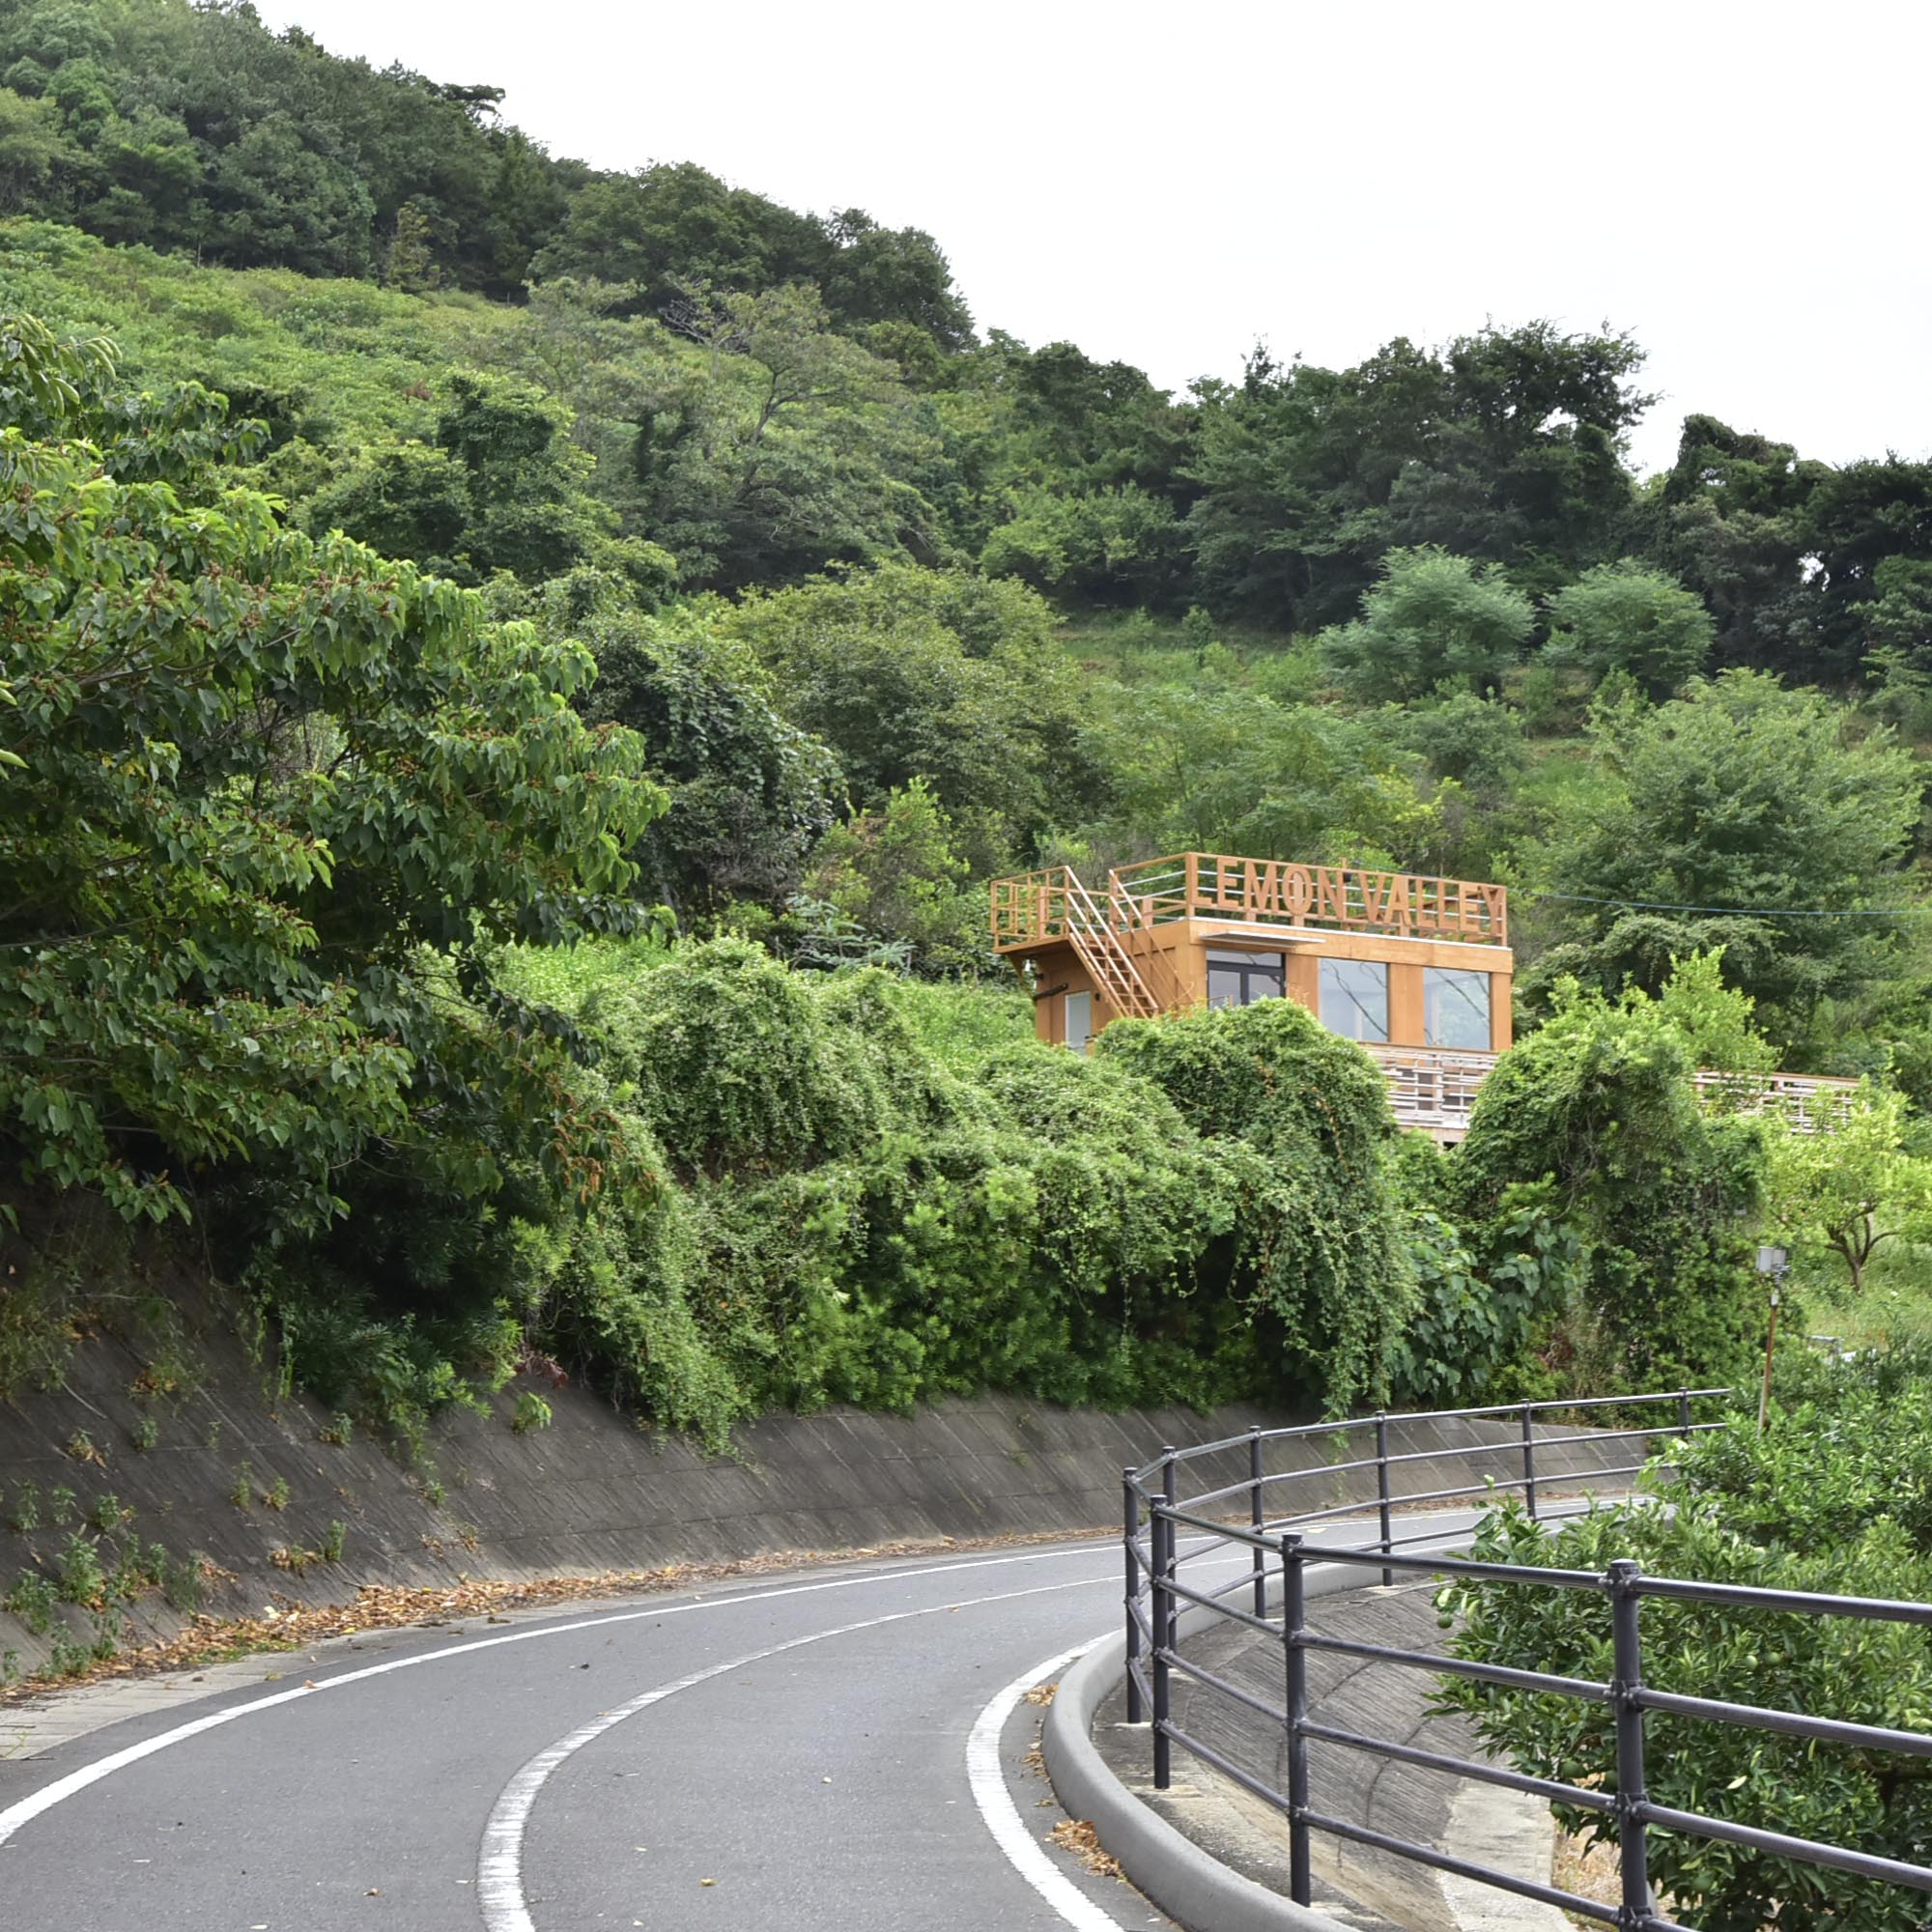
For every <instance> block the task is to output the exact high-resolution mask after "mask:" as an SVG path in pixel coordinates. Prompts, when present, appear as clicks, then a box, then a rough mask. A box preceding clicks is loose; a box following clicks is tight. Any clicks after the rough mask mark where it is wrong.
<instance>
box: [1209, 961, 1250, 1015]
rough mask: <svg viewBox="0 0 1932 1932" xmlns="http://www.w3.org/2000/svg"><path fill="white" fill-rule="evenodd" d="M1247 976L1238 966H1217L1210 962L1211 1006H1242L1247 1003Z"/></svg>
mask: <svg viewBox="0 0 1932 1932" xmlns="http://www.w3.org/2000/svg"><path fill="white" fill-rule="evenodd" d="M1246 993H1247V977H1246V975H1245V974H1243V973H1242V971H1241V969H1240V968H1239V967H1238V966H1217V965H1216V964H1215V963H1214V962H1213V961H1212V960H1211V959H1210V960H1209V961H1208V1005H1209V1006H1210V1007H1241V1006H1245V1005H1246V1004H1247V1000H1246V997H1245V996H1246Z"/></svg>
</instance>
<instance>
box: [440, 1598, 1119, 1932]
mask: <svg viewBox="0 0 1932 1932" xmlns="http://www.w3.org/2000/svg"><path fill="white" fill-rule="evenodd" d="M1113 1580H1114V1578H1113V1577H1112V1576H1111V1575H1109V1576H1105V1577H1082V1578H1080V1579H1079V1580H1078V1581H1077V1582H1074V1583H1038V1584H1036V1585H1035V1586H1034V1587H1033V1588H1032V1589H1029V1590H1002V1591H1000V1592H998V1593H997V1594H996V1595H993V1596H987V1597H966V1598H963V1599H961V1600H960V1601H959V1602H958V1603H954V1604H926V1605H922V1606H921V1607H920V1608H919V1609H916V1610H894V1611H891V1612H890V1613H888V1614H887V1615H885V1616H881V1617H866V1618H864V1619H862V1620H861V1621H860V1622H858V1623H853V1624H839V1625H838V1627H837V1628H836V1629H833V1630H822V1631H810V1632H808V1633H807V1634H806V1635H804V1636H794V1637H788V1638H787V1639H786V1640H785V1641H784V1642H783V1643H771V1644H767V1645H766V1646H765V1647H764V1648H763V1649H762V1650H753V1651H747V1652H746V1653H745V1655H744V1656H743V1657H733V1658H728V1659H726V1660H725V1662H723V1663H711V1664H707V1665H706V1666H705V1667H704V1668H703V1669H702V1670H694V1671H693V1672H692V1673H691V1674H690V1675H689V1676H688V1677H679V1678H676V1679H674V1680H673V1681H672V1682H671V1683H669V1684H660V1685H659V1686H658V1687H657V1689H656V1690H646V1691H644V1692H643V1693H642V1694H641V1695H639V1696H637V1697H633V1698H631V1699H630V1701H629V1702H628V1703H623V1704H615V1705H612V1706H611V1709H610V1710H608V1711H601V1712H599V1713H598V1715H597V1716H596V1717H594V1718H592V1719H590V1720H589V1722H588V1723H584V1724H580V1725H579V1726H578V1727H577V1729H576V1730H574V1731H572V1732H571V1733H570V1734H569V1735H568V1736H567V1737H561V1738H559V1739H557V1741H556V1743H555V1744H554V1745H547V1746H545V1747H544V1748H543V1749H542V1750H540V1751H538V1752H537V1754H536V1755H535V1756H534V1757H533V1758H531V1759H530V1760H529V1762H528V1763H526V1765H525V1766H524V1767H523V1769H522V1770H521V1771H519V1772H518V1773H517V1775H516V1776H514V1777H513V1778H511V1779H510V1781H509V1783H507V1784H506V1785H504V1787H503V1789H502V1790H501V1792H500V1793H498V1794H497V1802H496V1804H494V1805H493V1806H492V1807H491V1810H490V1820H489V1823H488V1824H486V1825H485V1826H484V1828H483V1845H482V1850H481V1851H480V1852H479V1854H478V1855H477V1860H476V1902H477V1904H478V1905H479V1906H480V1907H481V1908H482V1911H483V1923H484V1925H485V1926H486V1927H487V1928H488V1932H536V1922H535V1920H534V1919H532V1918H531V1917H530V1910H529V1901H528V1898H527V1896H526V1893H525V1890H524V1870H523V1863H524V1833H525V1830H526V1827H527V1826H528V1824H529V1820H530V1812H531V1811H532V1810H533V1809H534V1808H535V1805H536V1802H537V1799H538V1797H539V1796H540V1795H541V1793H542V1791H543V1787H544V1785H545V1783H546V1782H547V1781H548V1780H549V1778H550V1776H551V1775H552V1773H554V1771H555V1770H556V1768H557V1766H558V1765H560V1764H562V1763H563V1762H564V1761H565V1759H567V1758H569V1757H571V1756H572V1755H574V1754H575V1753H576V1752H578V1751H580V1750H582V1748H583V1747H584V1746H585V1745H587V1744H592V1743H594V1742H595V1741H596V1740H597V1739H598V1738H601V1737H602V1736H603V1735H604V1734H605V1733H606V1732H607V1731H610V1730H614V1729H615V1728H616V1726H617V1725H619V1724H621V1723H623V1722H624V1720H625V1719H627V1718H635V1717H636V1716H637V1715H638V1713H639V1711H648V1710H649V1709H650V1707H651V1706H652V1705H653V1704H662V1703H663V1702H664V1700H665V1699H666V1698H667V1697H675V1696H676V1695H677V1693H678V1692H679V1691H680V1690H691V1689H692V1688H693V1687H694V1686H696V1685H699V1684H706V1683H709V1682H710V1680H711V1679H712V1678H714V1677H724V1676H725V1675H726V1674H728V1673H729V1672H731V1671H733V1670H742V1669H744V1668H745V1667H746V1666H747V1665H748V1664H753V1663H762V1662H765V1660H766V1659H767V1658H773V1657H782V1656H783V1655H784V1653H785V1652H786V1651H788V1650H803V1649H804V1648H805V1647H806V1646H807V1645H808V1644H813V1643H825V1642H827V1641H828V1640H830V1639H831V1638H833V1637H835V1636H851V1635H852V1634H854V1633H855V1632H858V1631H868V1630H878V1629H880V1628H881V1627H882V1626H884V1625H886V1624H902V1623H906V1622H908V1621H910V1620H911V1619H912V1618H915V1617H931V1616H937V1615H939V1614H940V1613H941V1612H942V1611H945V1610H968V1609H972V1608H974V1607H975V1606H976V1605H980V1604H1009V1603H1011V1602H1013V1601H1014V1600H1015V1599H1016V1598H1019V1597H1041V1596H1047V1595H1050V1594H1053V1593H1056V1592H1058V1591H1061V1590H1067V1589H1078V1588H1080V1587H1081V1585H1082V1584H1093V1583H1110V1582H1112V1581H1113ZM1086 1648H1087V1646H1086V1645H1085V1644H1082V1645H1080V1646H1079V1647H1078V1648H1077V1649H1074V1650H1070V1651H1068V1652H1067V1653H1066V1654H1065V1657H1058V1658H1055V1659H1054V1660H1053V1662H1051V1663H1048V1664H1045V1665H1043V1666H1042V1668H1043V1669H1044V1670H1052V1669H1053V1668H1055V1666H1056V1665H1058V1664H1061V1663H1065V1662H1067V1661H1068V1659H1071V1658H1075V1657H1078V1656H1079V1655H1080V1652H1081V1651H1082V1650H1085V1649H1086ZM1038 1681H1039V1673H1038V1672H1034V1673H1031V1674H1029V1675H1028V1676H1025V1677H1022V1678H1020V1679H1019V1680H1018V1681H1017V1682H1016V1683H1013V1684H1009V1685H1008V1687H1007V1688H1006V1690H1002V1691H1001V1692H1000V1694H999V1696H998V1697H996V1698H994V1700H993V1703H992V1704H990V1705H988V1706H987V1707H986V1709H985V1710H984V1711H982V1712H981V1713H980V1717H979V1720H978V1721H977V1722H976V1723H975V1724H974V1726H973V1734H972V1737H971V1738H970V1739H969V1740H968V1742H967V1746H966V1766H967V1778H968V1781H969V1782H970V1783H971V1785H972V1788H973V1802H974V1803H975V1804H977V1805H978V1806H979V1807H980V1816H981V1817H982V1818H984V1819H985V1820H986V1826H987V1829H988V1830H989V1831H990V1832H991V1833H993V1835H994V1837H995V1838H997V1839H999V1840H1000V1848H1001V1850H1003V1851H1004V1852H1005V1853H1006V1855H1007V1857H1008V1858H1009V1859H1010V1860H1011V1861H1012V1862H1013V1863H1014V1864H1015V1865H1017V1866H1018V1867H1019V1870H1020V1875H1021V1877H1023V1878H1024V1879H1025V1880H1026V1881H1027V1883H1028V1884H1029V1885H1031V1886H1032V1887H1033V1888H1034V1889H1035V1890H1036V1891H1039V1892H1042V1893H1044V1894H1045V1895H1046V1897H1047V1898H1048V1900H1049V1902H1050V1903H1052V1904H1053V1906H1054V1909H1055V1910H1056V1911H1058V1912H1059V1913H1060V1915H1061V1917H1062V1918H1065V1919H1066V1921H1067V1923H1068V1924H1069V1925H1074V1926H1077V1927H1079V1928H1081V1932H1122V1928H1121V1927H1120V1926H1119V1925H1117V1924H1116V1922H1115V1921H1114V1920H1113V1919H1111V1918H1108V1917H1107V1916H1106V1914H1105V1913H1103V1912H1099V1911H1098V1910H1097V1908H1093V1907H1090V1906H1089V1905H1088V1902H1087V1900H1086V1899H1085V1898H1084V1897H1083V1896H1082V1895H1081V1894H1080V1892H1079V1891H1077V1890H1076V1889H1074V1888H1073V1887H1072V1886H1070V1885H1068V1884H1067V1882H1066V1880H1065V1879H1064V1878H1063V1877H1062V1876H1061V1875H1060V1873H1059V1872H1057V1871H1055V1870H1054V1868H1053V1866H1052V1865H1051V1864H1049V1863H1048V1862H1047V1861H1046V1858H1045V1855H1044V1854H1043V1853H1041V1852H1039V1851H1038V1850H1037V1848H1036V1847H1035V1846H1034V1845H1033V1844H1032V1843H1031V1842H1030V1841H1028V1839H1027V1836H1026V1829H1025V1827H1024V1826H1023V1825H1022V1824H1021V1823H1020V1818H1019V1813H1018V1812H1017V1811H1013V1810H1012V1802H1011V1800H1010V1799H1009V1798H1008V1797H1007V1793H1006V1787H1005V1784H1004V1782H1003V1781H1002V1780H1001V1776H1000V1760H999V1734H1000V1721H999V1720H1000V1719H1002V1718H1004V1715H1005V1713H1006V1712H1007V1711H1009V1710H1010V1709H1011V1708H1012V1705H1013V1704H1014V1702H1015V1701H1016V1700H1017V1699H1018V1697H1019V1695H1020V1693H1021V1692H1022V1691H1023V1690H1027V1689H1029V1688H1030V1687H1031V1686H1032V1685H1034V1684H1037V1682H1038ZM1002 1700H1004V1701H1002ZM996 1706H997V1707H998V1716H997V1717H995V1721H994V1723H993V1734H992V1742H991V1744H990V1746H988V1747H987V1757H988V1761H989V1763H990V1765H991V1768H992V1770H991V1776H992V1778H993V1782H994V1783H995V1784H996V1785H997V1786H999V1791H1000V1796H1001V1798H1002V1799H1003V1800H1005V1801H1006V1803H1007V1806H1008V1809H1009V1812H1010V1813H1011V1827H1010V1829H1011V1832H1012V1833H1014V1834H1016V1835H1017V1837H1018V1839H1019V1844H1018V1847H1017V1848H1015V1846H1014V1845H1012V1844H1010V1843H1009V1842H1008V1839H1007V1836H1006V1835H1005V1831H1004V1828H1003V1826H1002V1824H1001V1822H1000V1821H998V1820H997V1819H996V1818H995V1817H994V1816H993V1815H992V1814H991V1813H990V1812H989V1810H988V1804H987V1799H986V1797H985V1795H984V1793H983V1792H982V1791H981V1788H980V1782H981V1780H980V1769H979V1755H980V1731H981V1730H982V1729H983V1728H984V1726H985V1724H986V1720H987V1718H988V1717H989V1716H993V1715H994V1712H995V1707H996ZM1029 1852H1030V1853H1032V1854H1033V1855H1034V1856H1035V1857H1036V1858H1037V1859H1038V1860H1039V1862H1040V1864H1041V1865H1042V1866H1044V1879H1045V1880H1046V1881H1049V1882H1050V1883H1042V1878H1041V1875H1040V1874H1038V1873H1036V1872H1034V1871H1032V1870H1030V1869H1029V1868H1028V1866H1027V1864H1026V1862H1025V1857H1024V1855H1025V1854H1026V1853H1029ZM1055 1885H1058V1886H1061V1887H1064V1888H1065V1890H1066V1892H1067V1893H1068V1894H1069V1895H1070V1897H1071V1899H1072V1901H1073V1903H1074V1904H1075V1905H1076V1906H1078V1907H1079V1908H1081V1909H1082V1910H1083V1911H1086V1912H1088V1913H1090V1914H1091V1915H1092V1916H1089V1917H1085V1918H1083V1917H1080V1916H1078V1915H1077V1914H1074V1913H1069V1912H1068V1911H1067V1910H1066V1908H1065V1905H1063V1904H1062V1903H1061V1901H1060V1900H1059V1898H1058V1897H1056V1896H1055V1894H1054V1892H1053V1890H1052V1887H1053V1886H1055Z"/></svg>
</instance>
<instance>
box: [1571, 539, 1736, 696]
mask: <svg viewBox="0 0 1932 1932" xmlns="http://www.w3.org/2000/svg"><path fill="white" fill-rule="evenodd" d="M1714 630H1715V626H1714V625H1713V623H1712V621H1711V613H1710V612H1709V611H1706V610H1705V608H1704V604H1703V600H1702V599H1701V598H1699V597H1698V596H1697V595H1696V594H1695V593H1694V592H1692V591H1689V590H1686V589H1685V588H1684V586H1683V585H1682V584H1681V583H1678V582H1676V581H1675V580H1674V579H1672V578H1669V577H1666V576H1665V575H1664V574H1663V573H1662V571H1657V570H1650V569H1646V568H1645V566H1644V565H1642V564H1640V563H1635V562H1633V561H1632V560H1631V559H1630V558H1629V557H1626V558H1625V559H1624V560H1623V561H1622V562H1621V563H1600V564H1597V565H1595V566H1594V567H1593V568H1591V569H1589V570H1586V571H1585V572H1584V573H1583V575H1582V576H1581V577H1579V578H1578V579H1577V582H1575V583H1572V584H1569V585H1567V586H1566V587H1565V588H1564V589H1562V590H1559V591H1558V592H1557V593H1556V595H1555V596H1554V597H1552V598H1551V599H1550V600H1549V641H1548V644H1546V645H1545V646H1544V650H1545V654H1546V655H1547V656H1548V658H1549V660H1550V662H1551V663H1553V664H1574V665H1581V666H1582V667H1583V668H1585V669H1587V670H1589V671H1590V672H1591V673H1592V674H1593V675H1594V676H1596V677H1600V678H1601V677H1602V676H1604V675H1605V673H1606V672H1608V671H1613V670H1621V671H1627V672H1628V673H1629V674H1630V675H1631V676H1632V677H1634V679H1635V680H1636V682H1637V683H1638V684H1639V685H1640V686H1641V687H1642V688H1643V690H1644V691H1645V692H1646V693H1647V694H1648V695H1649V696H1652V697H1667V696H1669V695H1670V694H1671V693H1672V692H1673V691H1676V690H1678V689H1679V688H1680V687H1681V686H1683V685H1684V684H1685V683H1686V682H1688V681H1689V680H1690V678H1691V677H1693V676H1694V675H1695V674H1696V673H1697V672H1698V671H1700V670H1702V669H1703V668H1704V666H1705V663H1706V661H1707V660H1708V659H1709V657H1710V655H1711V639H1712V635H1713V633H1714Z"/></svg>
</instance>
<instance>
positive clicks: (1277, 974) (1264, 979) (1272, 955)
mask: <svg viewBox="0 0 1932 1932" xmlns="http://www.w3.org/2000/svg"><path fill="white" fill-rule="evenodd" d="M1287 991H1288V962H1287V961H1286V960H1285V959H1284V958H1283V957H1282V955H1281V954H1280V953H1279V952H1224V951H1222V950H1220V949H1218V948H1217V949H1216V950H1215V951H1214V952H1210V953H1208V1005H1209V1006H1210V1007H1245V1006H1250V1005H1252V1004H1253V1003H1254V1002H1255V1001H1256V1000H1278V999H1280V998H1281V997H1282V996H1283V994H1285V993H1286V992H1287Z"/></svg>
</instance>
